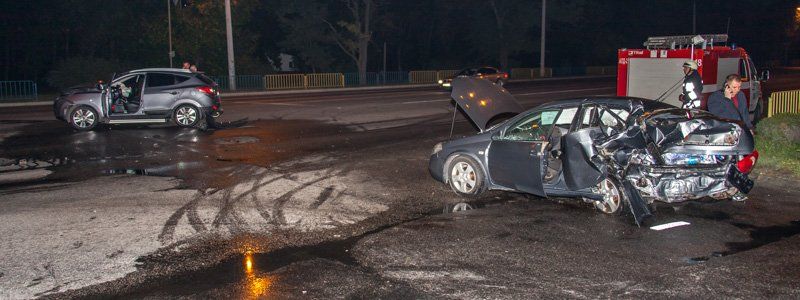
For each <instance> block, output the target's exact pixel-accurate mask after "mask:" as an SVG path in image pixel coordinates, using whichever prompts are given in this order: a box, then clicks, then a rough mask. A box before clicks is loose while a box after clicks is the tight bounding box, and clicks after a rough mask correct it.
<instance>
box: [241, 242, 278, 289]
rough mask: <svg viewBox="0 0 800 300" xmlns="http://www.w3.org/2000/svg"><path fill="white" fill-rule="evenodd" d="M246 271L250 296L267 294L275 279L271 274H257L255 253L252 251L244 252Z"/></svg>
mask: <svg viewBox="0 0 800 300" xmlns="http://www.w3.org/2000/svg"><path fill="white" fill-rule="evenodd" d="M244 271H245V273H246V274H247V278H246V282H245V283H246V286H247V293H248V296H249V297H261V296H264V295H265V294H267V292H268V291H269V287H270V286H271V285H272V280H273V279H272V277H271V276H258V275H257V274H256V272H255V269H254V264H253V253H252V252H250V251H247V252H246V253H245V254H244ZM249 297H248V298H249Z"/></svg>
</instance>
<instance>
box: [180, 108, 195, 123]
mask: <svg viewBox="0 0 800 300" xmlns="http://www.w3.org/2000/svg"><path fill="white" fill-rule="evenodd" d="M175 119H176V120H177V121H178V124H181V125H184V126H187V125H192V124H194V121H196V120H197V111H196V110H195V109H194V108H191V107H187V106H184V107H181V108H179V109H178V112H177V113H175Z"/></svg>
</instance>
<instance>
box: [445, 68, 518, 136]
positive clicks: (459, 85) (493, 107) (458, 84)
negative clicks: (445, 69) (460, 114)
mask: <svg viewBox="0 0 800 300" xmlns="http://www.w3.org/2000/svg"><path fill="white" fill-rule="evenodd" d="M452 87H453V91H452V93H450V97H451V98H453V100H454V101H455V102H456V103H457V104H458V106H459V107H460V108H461V110H463V111H464V113H466V115H467V117H468V118H469V119H470V120H471V121H472V122H473V123H474V124H475V126H477V127H478V129H480V130H481V132H483V131H485V130H486V128H487V127H488V125H489V123H490V122H491V121H492V119H493V118H494V117H496V116H499V115H505V114H518V113H520V112H522V111H523V109H522V106H520V105H519V103H518V102H517V99H515V98H514V96H511V94H510V93H509V92H508V90H506V89H504V88H503V87H501V86H498V85H496V84H494V83H491V82H489V81H486V80H483V79H478V78H472V77H456V78H454V79H453V84H452Z"/></svg>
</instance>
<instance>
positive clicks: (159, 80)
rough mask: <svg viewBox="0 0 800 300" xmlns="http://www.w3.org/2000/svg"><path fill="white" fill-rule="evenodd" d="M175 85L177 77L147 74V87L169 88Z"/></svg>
mask: <svg viewBox="0 0 800 300" xmlns="http://www.w3.org/2000/svg"><path fill="white" fill-rule="evenodd" d="M173 84H175V76H174V75H169V74H160V73H150V74H147V86H148V87H157V86H168V85H173Z"/></svg>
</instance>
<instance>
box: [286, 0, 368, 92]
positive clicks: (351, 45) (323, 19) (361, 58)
mask: <svg viewBox="0 0 800 300" xmlns="http://www.w3.org/2000/svg"><path fill="white" fill-rule="evenodd" d="M337 4H339V5H337ZM280 11H281V12H280V14H279V15H280V16H281V20H282V23H283V24H284V25H283V26H284V28H285V30H286V40H285V41H284V42H283V44H284V45H286V46H287V47H289V48H291V49H292V50H294V51H297V53H298V54H299V56H300V57H301V58H302V59H303V60H305V61H306V63H307V64H310V65H312V66H319V67H321V66H325V65H326V61H325V60H324V59H323V58H332V55H331V54H330V52H329V51H328V47H327V46H329V45H334V46H335V47H338V48H339V50H341V53H343V54H344V55H345V56H346V57H348V58H349V59H350V60H352V62H353V64H354V65H355V66H356V70H358V73H359V81H360V82H361V83H362V84H363V83H366V72H367V58H368V51H369V42H370V40H371V38H372V31H371V29H370V22H371V19H372V18H373V13H374V11H375V5H374V3H373V2H372V0H340V1H339V2H333V3H327V5H326V4H324V3H322V2H319V1H318V0H298V1H292V2H291V3H288V4H284V5H283V6H282V7H281V8H280ZM328 64H330V62H329V60H328Z"/></svg>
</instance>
